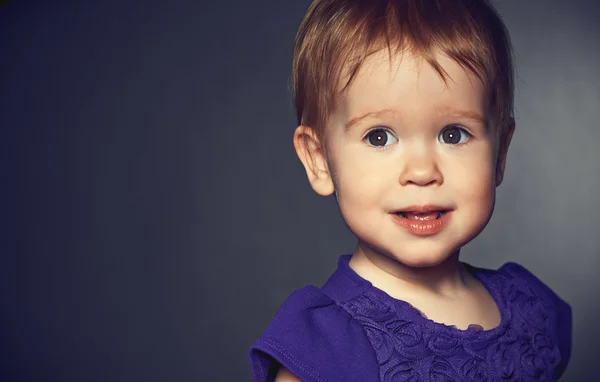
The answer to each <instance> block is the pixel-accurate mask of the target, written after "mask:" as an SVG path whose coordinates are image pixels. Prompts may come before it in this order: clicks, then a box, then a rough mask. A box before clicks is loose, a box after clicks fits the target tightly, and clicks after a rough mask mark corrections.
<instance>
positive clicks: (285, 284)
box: [0, 0, 600, 382]
mask: <svg viewBox="0 0 600 382" xmlns="http://www.w3.org/2000/svg"><path fill="white" fill-rule="evenodd" d="M40 3H41V2H40ZM49 3H50V2H46V3H43V4H35V3H24V2H19V1H13V2H9V3H8V5H4V6H3V7H1V8H0V127H1V129H0V142H1V146H0V148H1V151H0V171H1V179H2V183H1V189H2V192H1V194H0V196H1V197H2V204H1V210H0V216H2V219H1V220H0V221H1V225H0V228H1V229H2V231H1V232H2V239H1V241H0V251H1V253H2V257H1V263H0V298H1V300H0V302H1V305H0V306H1V307H2V314H1V317H0V349H1V351H2V353H1V354H0V380H1V381H7V382H8V381H61V382H70V381H249V380H250V369H249V365H248V361H247V349H248V347H249V346H250V344H251V343H252V341H254V340H255V339H256V338H257V337H258V336H259V335H260V333H261V332H262V330H264V328H265V327H266V325H267V324H268V322H269V321H270V320H271V318H272V317H273V315H274V313H275V312H276V310H277V308H278V307H279V305H280V304H281V303H282V302H283V300H284V299H285V298H286V297H287V296H288V295H289V294H290V292H292V291H293V290H294V289H296V288H299V287H301V286H303V285H305V284H308V283H313V284H317V285H320V284H321V283H322V282H323V281H324V280H325V279H326V277H327V276H328V275H329V274H330V273H331V272H332V271H333V269H334V267H335V264H336V261H337V258H338V256H339V255H341V254H344V253H349V252H351V251H352V249H353V246H354V240H353V237H352V236H351V234H350V233H349V232H348V231H347V229H346V228H345V226H344V224H343V222H342V220H341V217H340V215H339V213H338V211H337V207H336V204H335V200H334V199H333V198H321V197H318V196H317V195H316V194H314V193H313V192H312V190H311V189H310V187H309V184H308V182H307V181H306V177H305V174H304V172H303V169H302V167H301V164H300V162H299V161H298V159H297V158H296V156H295V153H294V151H293V147H292V132H293V129H294V128H295V118H294V111H293V106H292V102H291V97H290V91H289V78H290V72H291V54H292V43H293V38H294V35H295V31H296V28H297V26H298V23H299V21H300V19H301V17H302V15H303V12H304V10H305V9H306V7H307V6H308V3H309V2H308V1H307V0H302V1H299V0H293V1H291V0H285V1H284V0H270V1H266V0H264V1H247V0H230V1H227V2H217V1H211V2H208V1H198V0H171V1H168V2H166V1H157V0H145V1H134V0H119V1H117V0H111V1H97V2H95V4H93V3H92V2H89V3H86V2H78V3H74V4H66V3H61V4H49ZM498 3H499V8H500V10H501V12H502V13H503V15H504V17H505V21H506V24H507V25H508V27H509V29H510V31H511V33H512V37H513V40H514V46H515V51H516V56H517V65H518V75H519V77H518V81H517V93H516V121H517V131H516V133H515V136H514V139H513V144H512V146H511V149H510V151H509V158H508V164H507V174H506V178H505V182H504V184H503V185H502V186H501V187H500V188H499V192H498V200H497V207H496V212H495V215H494V217H493V219H492V221H491V222H490V224H489V225H488V227H487V228H486V230H485V231H484V233H482V234H481V235H480V236H479V237H478V238H477V239H476V240H475V241H473V242H472V243H470V244H469V245H468V246H467V247H466V248H465V249H464V252H463V253H464V255H463V260H464V261H467V262H470V263H472V264H475V265H479V266H484V267H498V266H500V265H502V264H503V263H504V262H506V261H518V262H520V263H521V264H523V265H525V266H526V267H528V268H529V269H530V270H532V271H533V272H534V273H535V274H536V275H538V277H540V278H541V279H542V280H544V281H545V282H546V283H547V284H549V285H550V286H551V287H552V288H553V289H554V290H555V291H556V292H558V293H559V294H560V295H561V296H562V297H563V298H564V299H565V300H567V301H568V302H569V303H570V304H571V305H572V307H573V309H574V341H573V345H574V348H573V353H572V360H571V364H570V367H569V369H568V371H567V373H566V375H565V378H564V380H565V381H586V380H592V377H591V376H590V373H591V371H592V370H594V368H596V369H597V367H598V366H597V365H598V351H597V348H598V344H599V343H600V326H599V325H598V321H599V319H600V311H599V306H600V304H599V303H598V296H597V293H598V290H599V285H600V282H599V281H598V278H597V275H598V270H599V269H600V266H599V265H600V256H599V255H600V229H599V228H598V227H599V226H600V213H599V212H598V207H599V203H598V201H597V198H596V193H597V192H598V190H599V189H600V184H599V183H600V182H599V174H600V154H598V144H599V143H600V128H599V127H598V125H597V121H598V120H600V111H599V109H600V107H599V106H600V105H599V104H600V102H599V101H600V74H599V72H598V69H599V68H600V65H599V64H600V53H599V52H600V49H599V47H600V44H599V43H598V39H599V37H600V27H599V26H598V25H599V24H598V20H599V16H600V12H599V9H600V6H599V5H597V3H596V2H595V1H593V0H588V1H583V0H578V1H573V0H569V1H566V0H504V1H503V0H500V1H499V2H498Z"/></svg>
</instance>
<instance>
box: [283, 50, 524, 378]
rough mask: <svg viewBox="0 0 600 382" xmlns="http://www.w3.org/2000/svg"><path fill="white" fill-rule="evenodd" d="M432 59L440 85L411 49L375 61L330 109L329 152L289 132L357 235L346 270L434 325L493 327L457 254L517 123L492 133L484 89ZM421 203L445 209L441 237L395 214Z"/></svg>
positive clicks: (486, 205) (476, 222) (315, 183)
mask: <svg viewBox="0 0 600 382" xmlns="http://www.w3.org/2000/svg"><path fill="white" fill-rule="evenodd" d="M436 58H437V59H438V61H439V63H440V64H441V65H442V67H443V68H444V70H445V71H446V72H447V74H448V78H447V82H444V80H443V79H442V77H440V76H439V74H438V73H437V72H436V71H435V70H434V69H433V68H432V67H431V66H430V65H429V64H428V63H427V62H425V61H423V60H422V59H420V58H418V57H415V56H412V55H411V54H409V53H406V52H405V53H403V54H397V55H395V56H393V58H392V60H391V61H390V59H389V55H388V52H387V51H382V52H379V53H377V54H374V55H372V56H371V57H370V58H369V59H367V61H366V62H365V63H364V65H363V66H362V68H361V69H360V71H359V72H358V74H357V76H356V77H355V79H354V81H353V82H352V84H351V85H350V87H349V88H348V89H347V91H346V93H345V94H343V95H342V97H341V99H340V102H339V104H338V107H337V109H336V110H334V111H333V112H332V114H331V118H330V120H329V121H328V125H327V127H326V130H325V134H326V137H327V142H328V147H326V148H324V147H322V146H321V144H320V142H319V140H318V138H317V135H316V134H315V132H314V130H313V129H312V128H311V127H309V126H299V127H298V128H297V129H296V131H295V134H294V147H295V149H296V152H297V154H298V157H299V158H300V160H301V161H302V163H303V165H304V167H305V169H306V173H307V176H308V179H309V181H310V183H311V186H312V188H313V189H314V191H315V192H317V193H318V194H320V195H323V196H327V195H331V194H333V193H335V194H336V197H337V200H338V205H339V208H340V211H341V213H342V216H343V218H344V221H345V222H346V224H347V225H348V227H349V229H350V230H351V231H352V232H353V233H354V235H355V236H356V237H357V239H358V244H357V247H356V249H355V251H354V253H353V257H352V259H351V261H350V267H351V268H352V269H354V270H355V271H356V272H357V273H358V274H359V275H360V276H361V277H363V278H365V279H366V280H368V281H370V282H371V283H372V284H373V285H374V286H376V287H378V288H379V289H381V290H383V291H384V292H386V293H388V294H389V295H391V296H392V297H395V298H399V299H403V300H405V301H408V302H410V303H412V304H413V305H414V306H416V307H417V308H418V309H420V310H421V311H423V312H424V313H425V314H426V315H427V316H428V317H430V318H431V319H434V320H435V321H438V322H444V323H446V324H448V325H456V326H457V327H466V326H468V324H470V323H479V324H481V325H482V326H484V327H488V328H489V327H493V326H494V325H497V324H498V323H499V311H498V310H497V309H494V308H497V307H496V306H495V303H494V302H493V299H492V298H491V296H490V295H489V294H488V293H487V291H486V290H485V288H484V287H483V286H482V285H481V283H480V282H479V281H477V280H476V279H475V278H474V277H473V276H471V275H470V274H469V273H468V272H467V271H466V270H465V269H464V267H463V266H462V265H461V263H460V262H459V253H460V248H461V247H462V246H463V245H465V244H466V243H468V242H469V241H471V240H472V239H473V238H474V237H476V236H477V235H478V234H479V233H480V232H481V231H482V230H483V228H484V227H485V226H486V224H487V223H488V221H489V219H490V218H491V215H492V212H493V209H494V203H495V189H496V187H497V186H498V185H500V183H501V182H502V178H503V174H504V168H505V162H506V152H507V150H508V146H509V144H510V140H511V138H512V134H513V131H514V121H512V120H511V122H510V124H509V126H507V129H506V131H507V133H506V134H505V135H504V136H503V137H499V135H498V134H497V132H498V126H495V125H494V124H493V122H492V116H491V115H490V111H489V108H488V99H487V92H486V89H485V87H484V85H483V84H482V83H481V82H480V81H479V80H478V79H477V77H476V76H475V75H473V74H471V73H469V72H467V71H466V70H464V69H463V68H461V67H460V66H459V65H458V64H457V63H455V62H454V61H452V60H451V59H449V58H447V57H445V56H443V55H441V54H438V55H437V56H436ZM384 109H385V110H386V111H385V112H382V113H375V114H371V115H370V116H367V117H366V118H363V119H360V120H359V121H357V120H356V118H357V117H359V116H363V115H365V114H366V113H373V112H377V111H380V110H384ZM475 116H480V117H481V118H482V120H478V118H476V117H475ZM350 121H354V122H355V123H353V124H352V126H351V127H350V128H347V125H348V123H349V122H350ZM381 129H383V130H381ZM448 129H451V131H448ZM461 129H463V130H461ZM449 133H453V137H454V138H455V139H456V140H454V141H453V140H452V139H448V136H449V135H448V134H449ZM304 138H308V139H307V141H305V140H304ZM305 142H308V143H307V144H306V145H305ZM453 143H454V144H453ZM309 154H312V155H309ZM311 158H312V160H311ZM426 204H436V205H441V206H445V207H448V208H449V209H451V210H452V213H451V218H450V221H449V224H447V225H446V227H445V228H444V229H443V230H442V231H441V232H439V233H436V234H434V235H430V236H417V235H414V234H412V233H410V232H408V231H406V230H404V229H403V228H401V227H399V226H398V225H396V224H395V223H394V222H393V220H392V219H391V217H392V214H393V213H394V212H395V211H398V210H400V209H403V208H406V207H409V206H413V205H426ZM288 373H289V372H288ZM290 380H294V379H290ZM296 380H297V379H296ZM278 381H279V379H278Z"/></svg>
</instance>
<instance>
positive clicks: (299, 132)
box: [294, 126, 335, 196]
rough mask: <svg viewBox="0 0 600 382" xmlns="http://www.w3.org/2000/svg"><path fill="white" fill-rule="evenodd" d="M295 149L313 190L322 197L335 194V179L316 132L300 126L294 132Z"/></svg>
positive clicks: (310, 128)
mask: <svg viewBox="0 0 600 382" xmlns="http://www.w3.org/2000/svg"><path fill="white" fill-rule="evenodd" d="M294 148H295V149H296V154H298V158H300V161H301V162H302V164H303V165H304V168H305V169H306V175H307V176H308V181H309V182H310V185H311V186H312V188H313V190H315V192H316V193H317V194H319V195H322V196H328V195H331V194H333V192H334V191H335V187H334V184H333V178H332V176H331V173H330V172H329V166H328V164H327V158H326V157H325V154H324V152H323V150H322V146H321V142H319V139H318V138H317V134H316V132H315V130H314V129H313V128H312V127H308V126H298V127H297V128H296V131H295V132H294Z"/></svg>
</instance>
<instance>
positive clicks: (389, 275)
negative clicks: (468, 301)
mask: <svg viewBox="0 0 600 382" xmlns="http://www.w3.org/2000/svg"><path fill="white" fill-rule="evenodd" d="M459 253H460V249H458V250H456V251H455V252H454V253H452V255H450V256H449V257H447V258H446V259H445V260H444V261H442V262H441V263H439V264H435V265H426V266H422V267H414V266H407V265H406V264H403V263H401V262H399V261H398V260H396V259H393V258H390V257H388V256H385V255H383V254H380V253H376V252H375V251H373V250H370V249H365V248H364V247H363V246H361V245H360V243H359V245H358V247H357V248H356V250H355V251H354V254H353V256H352V259H351V260H350V264H349V265H350V268H352V269H353V270H354V271H355V272H356V273H357V274H358V275H359V276H361V277H362V278H364V279H365V280H367V281H369V282H370V283H371V284H373V285H374V286H375V287H377V288H379V289H381V290H383V291H384V292H386V293H387V294H389V295H390V296H392V297H400V296H404V297H406V296H407V295H409V296H414V297H418V296H423V295H435V296H439V297H457V296H458V295H460V294H461V293H462V292H463V291H464V290H465V289H466V288H467V278H468V272H467V271H466V269H464V267H463V266H462V264H461V263H460V261H459V260H458V257H459Z"/></svg>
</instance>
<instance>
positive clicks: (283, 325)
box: [250, 286, 379, 382]
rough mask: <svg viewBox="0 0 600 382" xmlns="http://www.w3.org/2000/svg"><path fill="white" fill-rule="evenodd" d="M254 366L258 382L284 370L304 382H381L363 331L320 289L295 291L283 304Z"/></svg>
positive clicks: (253, 355) (256, 350)
mask: <svg viewBox="0 0 600 382" xmlns="http://www.w3.org/2000/svg"><path fill="white" fill-rule="evenodd" d="M250 362H251V366H252V373H253V377H254V380H255V381H261V382H262V381H266V380H267V378H268V377H269V376H270V373H273V372H274V371H275V370H274V369H275V368H277V367H278V366H280V365H281V366H283V367H285V368H287V369H288V370H289V371H290V372H292V373H293V374H294V375H296V376H298V377H299V378H300V379H301V380H303V381H355V380H356V381H359V380H377V379H378V378H379V372H378V366H377V361H376V358H375V352H374V351H373V349H372V347H371V345H370V342H369V340H368V339H367V337H366V334H365V333H364V330H363V328H362V327H361V326H360V325H359V324H358V323H357V322H356V321H355V320H354V319H353V318H352V317H351V316H350V315H349V314H348V313H347V312H346V311H345V310H344V309H343V308H341V307H340V306H338V305H337V304H336V303H335V301H333V300H332V299H331V298H329V297H328V296H327V295H325V294H324V293H323V292H322V291H321V290H320V289H318V288H316V287H314V286H306V287H304V288H301V289H299V290H297V291H295V292H294V293H292V295H290V297H288V299H287V300H286V301H285V302H284V303H283V304H282V306H281V308H280V309H279V311H278V312H277V314H276V315H275V317H274V318H273V320H272V321H271V323H270V324H269V326H268V327H267V329H266V330H265V332H264V333H263V334H262V336H261V337H260V338H259V339H258V340H257V341H256V342H255V343H254V344H253V345H252V346H251V347H250ZM271 375H272V374H271Z"/></svg>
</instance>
